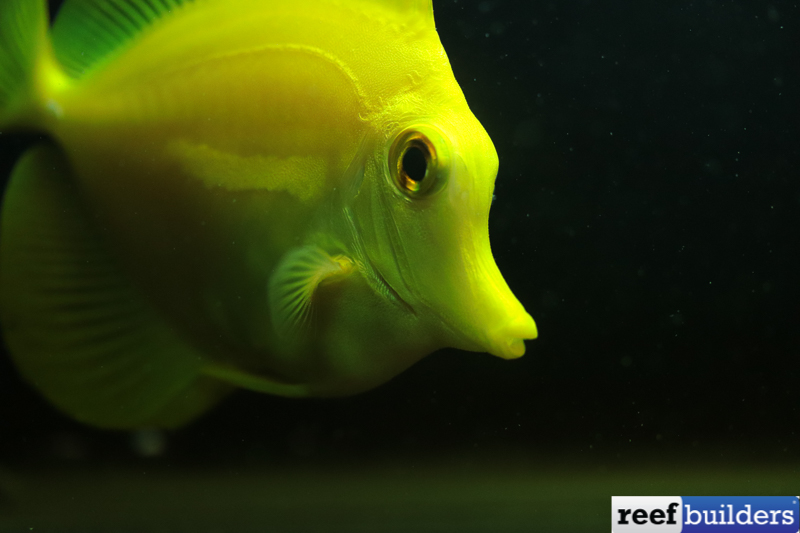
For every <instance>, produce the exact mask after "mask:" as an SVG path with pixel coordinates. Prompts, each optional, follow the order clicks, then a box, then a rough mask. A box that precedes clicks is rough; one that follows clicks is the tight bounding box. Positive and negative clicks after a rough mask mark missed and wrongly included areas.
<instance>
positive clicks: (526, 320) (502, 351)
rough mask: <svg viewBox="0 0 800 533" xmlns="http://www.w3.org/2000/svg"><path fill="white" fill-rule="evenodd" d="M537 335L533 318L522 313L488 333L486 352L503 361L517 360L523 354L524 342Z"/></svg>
mask: <svg viewBox="0 0 800 533" xmlns="http://www.w3.org/2000/svg"><path fill="white" fill-rule="evenodd" d="M538 335H539V332H538V331H537V329H536V323H535V322H534V321H533V318H532V317H531V315H529V314H528V313H526V312H524V311H523V312H522V313H521V314H519V315H517V316H516V317H514V318H512V319H510V320H509V321H507V322H503V323H502V324H501V325H499V326H497V327H496V328H494V329H492V330H490V331H489V334H488V335H487V337H488V338H487V344H488V345H487V346H486V351H487V352H489V353H490V354H492V355H496V356H497V357H501V358H503V359H517V358H518V357H522V356H523V355H524V354H525V340H526V339H535V338H536V337H537V336H538Z"/></svg>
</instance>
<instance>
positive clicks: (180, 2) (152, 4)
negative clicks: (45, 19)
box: [52, 0, 195, 78]
mask: <svg viewBox="0 0 800 533" xmlns="http://www.w3.org/2000/svg"><path fill="white" fill-rule="evenodd" d="M194 2H195V0H67V2H65V3H64V5H63V6H62V7H61V10H60V11H59V12H58V16H57V17H56V22H55V24H54V25H53V29H52V36H53V47H54V49H55V53H56V57H57V58H58V60H59V61H60V62H61V64H62V65H63V66H64V69H65V70H66V71H67V73H69V74H70V75H71V76H73V77H76V78H78V77H81V76H82V75H83V74H84V73H85V72H86V71H88V70H89V69H91V68H92V67H94V66H96V65H97V64H98V63H100V62H101V61H102V60H103V59H104V58H106V57H108V56H109V55H111V54H112V53H113V52H114V51H115V50H119V49H121V48H122V47H124V46H125V45H126V44H128V43H129V42H130V41H131V40H133V39H134V38H135V37H136V36H137V35H139V34H141V33H142V31H144V30H146V29H147V28H149V27H150V26H152V25H153V23H154V22H156V21H158V20H160V19H162V18H163V17H165V16H167V15H170V14H173V13H174V11H175V10H177V9H180V8H181V7H182V6H184V5H186V4H192V3H194Z"/></svg>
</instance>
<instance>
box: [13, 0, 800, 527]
mask: <svg viewBox="0 0 800 533" xmlns="http://www.w3.org/2000/svg"><path fill="white" fill-rule="evenodd" d="M434 7H435V10H436V17H437V26H438V29H439V32H440V34H441V36H442V41H443V43H444V45H445V49H446V50H447V52H448V56H449V57H450V60H451V63H452V65H453V69H454V72H455V74H456V77H457V79H458V80H459V82H460V83H461V85H462V88H463V90H464V92H465V94H466V97H467V100H468V102H469V103H470V107H471V109H472V110H473V111H474V112H475V114H476V115H477V116H478V118H479V119H480V120H481V121H482V123H483V124H484V126H485V127H486V129H487V131H488V132H489V134H490V135H491V136H492V139H493V140H494V142H495V145H496V147H497V151H498V153H499V156H500V162H501V163H500V175H499V178H498V183H497V187H496V191H495V193H496V200H495V202H494V204H493V212H492V218H491V235H492V243H493V250H494V252H495V255H496V257H497V261H498V264H499V266H500V269H501V270H502V271H503V273H504V275H505V276H506V279H507V280H508V283H509V285H510V286H511V287H512V289H514V291H515V293H516V294H517V295H518V296H519V298H520V300H521V301H522V303H523V304H524V305H525V306H526V307H527V308H528V309H529V310H530V311H531V313H532V315H533V316H534V318H535V319H536V320H537V323H538V326H539V331H540V338H539V339H537V340H536V341H533V342H530V343H529V344H528V354H527V355H526V356H525V357H524V358H522V359H521V360H519V361H515V362H506V361H500V360H498V359H495V358H491V357H489V356H486V355H481V354H470V353H463V352H457V351H452V350H446V351H443V352H440V353H437V354H434V355H433V356H431V357H430V358H428V359H426V360H425V361H423V362H422V363H420V364H418V365H417V366H415V367H413V368H412V369H410V370H409V371H407V372H406V373H404V374H403V375H401V376H399V377H398V378H397V379H395V380H393V381H392V382H391V383H389V384H387V385H385V386H383V387H381V388H379V389H377V390H374V391H371V392H369V393H366V394H363V395H360V396H356V397H353V398H346V399H338V400H308V401H296V400H286V399H281V398H273V397H269V396H264V395H258V394H254V393H248V392H240V393H237V394H236V395H234V396H233V397H231V398H229V399H228V400H227V401H226V402H224V403H223V404H221V405H220V406H219V407H218V408H216V409H214V410H213V411H212V412H211V413H209V414H208V415H207V416H205V417H203V418H202V419H200V420H198V421H197V422H196V423H194V424H193V425H191V426H189V427H187V428H185V429H181V430H178V431H174V432H167V433H149V434H136V435H130V434H125V433H114V432H104V431H99V430H95V429H92V428H87V427H84V426H82V425H80V424H78V423H76V422H73V421H71V420H68V419H66V418H64V417H63V416H61V415H60V414H58V413H57V412H55V411H54V410H53V409H52V408H51V407H50V406H49V405H47V404H46V402H44V401H43V400H42V399H41V398H40V397H39V396H38V395H37V394H36V393H35V392H33V391H32V390H31V389H30V388H29V387H28V386H27V385H25V384H24V383H22V382H21V380H20V379H19V378H18V376H17V375H16V372H15V370H14V369H13V367H12V366H11V364H10V362H9V361H8V358H7V357H6V356H5V355H3V356H2V357H1V358H0V436H2V437H1V438H0V531H23V530H25V531H27V530H28V528H33V529H32V531H64V532H71V531H120V532H129V531H130V532H134V531H176V532H177V531H209V532H210V531H240V532H247V531H287V532H291V531H409V530H411V528H413V529H415V530H419V531H493V532H499V531H565V532H571V531H588V530H595V529H598V528H607V527H608V520H609V507H610V496H611V495H614V494H618V495H621V494H628V495H646V494H683V495H689V494H696V495H700V494H742V495H744V494H764V495H767V494H789V493H792V494H796V493H797V487H798V486H800V485H798V482H797V480H798V479H800V472H799V471H798V465H800V442H799V441H798V430H797V428H798V427H800V425H799V424H798V423H800V411H798V400H797V393H796V383H797V377H798V375H799V374H800V362H799V360H798V357H797V354H798V348H799V347H800V342H798V341H800V339H799V338H798V337H799V334H798V331H799V330H798V319H800V306H799V305H798V301H800V298H798V296H800V294H798V292H800V291H798V284H797V281H796V272H797V271H798V268H799V267H800V264H798V263H800V254H798V253H797V250H796V248H797V242H798V241H797V234H796V228H797V227H800V224H798V220H797V218H798V217H797V213H798V211H799V209H798V208H800V189H799V188H798V183H797V179H796V177H797V175H798V152H797V139H798V133H800V132H798V123H800V122H799V121H798V116H797V111H796V105H794V103H796V101H797V95H796V92H797V87H798V79H797V73H796V68H790V67H791V66H793V65H797V64H800V58H798V57H797V56H798V52H797V48H796V46H794V45H793V44H792V43H794V42H796V30H793V29H792V26H793V24H791V22H792V21H793V20H796V18H797V15H798V13H797V8H796V7H795V6H793V5H791V4H789V3H785V2H774V3H772V4H760V3H757V2H732V3H731V2H725V3H723V2H704V3H697V2H688V1H677V2H670V3H656V2H638V3H630V2H628V3H609V2H592V1H585V2H573V3H569V5H565V3H555V2H531V3H521V2H511V1H500V0H498V1H490V2H470V1H465V0H459V1H458V2H450V1H442V2H435V4H434ZM3 137H6V136H5V135H4V136H3ZM25 142H27V140H18V139H17V140H13V141H9V140H4V143H5V144H3V145H2V148H0V150H2V152H0V162H1V163H2V165H0V167H1V168H2V169H8V168H9V166H10V165H11V164H12V161H13V153H14V151H15V150H18V149H19V147H20V146H22V145H23V144H24V143H25ZM6 174H7V172H4V174H3V175H6Z"/></svg>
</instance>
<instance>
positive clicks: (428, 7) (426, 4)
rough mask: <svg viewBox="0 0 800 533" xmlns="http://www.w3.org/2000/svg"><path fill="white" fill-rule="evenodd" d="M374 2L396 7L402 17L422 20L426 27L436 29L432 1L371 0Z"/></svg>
mask: <svg viewBox="0 0 800 533" xmlns="http://www.w3.org/2000/svg"><path fill="white" fill-rule="evenodd" d="M369 1H372V2H376V3H380V4H385V5H390V6H394V8H395V9H396V10H397V12H398V13H399V14H400V16H402V17H406V18H409V19H411V18H420V19H422V23H423V25H425V26H428V27H429V28H430V29H435V24H434V21H433V1H432V0H369Z"/></svg>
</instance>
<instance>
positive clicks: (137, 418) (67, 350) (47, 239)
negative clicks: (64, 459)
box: [0, 146, 230, 428]
mask: <svg viewBox="0 0 800 533" xmlns="http://www.w3.org/2000/svg"><path fill="white" fill-rule="evenodd" d="M71 178H72V176H71V170H70V168H69V164H68V162H67V161H66V159H65V158H64V156H63V155H62V154H61V153H60V152H59V151H58V150H57V149H56V148H53V147H50V146H38V147H36V148H33V149H31V150H30V151H28V152H27V153H26V154H25V155H24V156H23V157H22V159H21V160H20V162H19V163H18V164H17V167H16V168H15V169H14V172H13V174H12V177H11V182H10V184H9V187H8V190H7V192H6V196H5V199H4V205H3V211H2V226H1V227H0V317H1V318H2V325H3V332H4V335H5V339H6V342H7V343H8V346H9V348H10V352H11V355H12V357H13V359H14V360H15V361H16V363H17V366H18V367H19V369H20V371H21V373H22V375H23V376H24V377H25V378H26V379H27V380H28V381H29V382H30V383H31V384H33V385H34V386H36V387H37V388H38V389H40V390H41V392H42V393H43V394H44V395H45V396H47V397H48V398H49V399H50V400H51V401H52V402H53V403H54V404H55V405H56V406H58V407H59V408H60V409H62V410H64V411H65V412H67V413H68V414H70V415H71V416H73V417H75V418H77V419H78V420H81V421H83V422H86V423H89V424H94V425H97V426H103V427H116V428H129V427H142V426H163V427H170V426H176V425H180V424H183V423H185V422H187V421H188V420H190V419H192V418H193V417H195V416H197V415H199V414H200V413H202V412H203V411H205V410H206V409H208V408H209V407H210V406H211V405H213V404H214V403H216V401H217V400H218V399H220V398H221V396H222V395H223V394H224V393H225V392H227V391H228V390H229V389H230V387H229V386H228V385H226V384H224V383H222V382H220V381H218V380H215V379H213V378H210V377H207V376H205V375H203V374H202V370H203V367H204V366H205V365H206V364H207V363H206V361H205V360H204V359H203V357H202V356H201V355H200V354H199V353H198V352H196V351H195V350H194V349H192V348H191V347H190V346H189V345H188V344H186V343H185V342H184V341H183V340H182V339H180V338H179V337H178V336H177V334H176V333H175V331H174V330H173V329H172V328H170V327H169V326H168V325H167V324H166V323H165V322H164V320H163V319H162V318H161V317H160V316H159V315H158V314H157V312H156V311H155V310H154V309H152V308H151V307H150V306H149V305H148V304H147V302H146V301H145V300H144V299H143V298H142V297H141V295H140V294H139V293H138V292H137V290H136V289H135V287H133V286H132V285H131V283H130V281H129V280H128V279H127V277H126V276H125V275H124V274H123V273H122V272H120V270H119V269H118V267H117V265H116V264H115V262H114V260H113V257H111V256H110V255H109V254H108V253H107V252H106V250H105V247H104V245H103V242H102V239H101V238H100V235H99V234H98V231H97V229H96V228H95V225H94V224H93V220H92V217H91V216H90V215H89V214H88V213H87V211H86V209H85V207H84V205H83V204H82V201H81V198H80V196H79V194H78V192H77V191H76V189H75V187H74V185H73V183H74V180H72V179H71Z"/></svg>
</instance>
